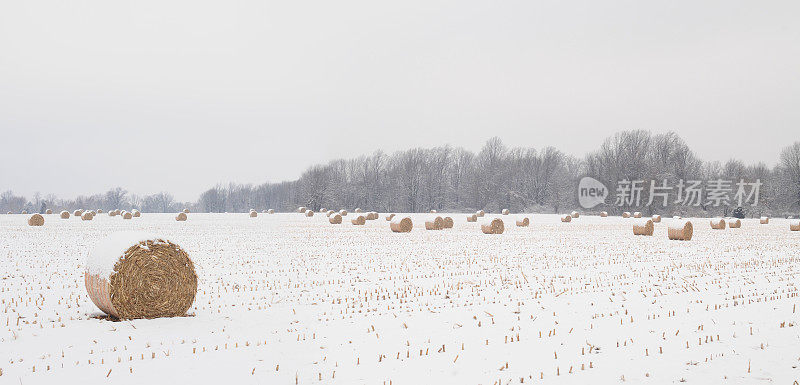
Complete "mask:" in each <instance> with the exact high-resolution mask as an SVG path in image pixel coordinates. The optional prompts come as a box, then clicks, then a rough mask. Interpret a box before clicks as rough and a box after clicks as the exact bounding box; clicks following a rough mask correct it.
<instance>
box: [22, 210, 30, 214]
mask: <svg viewBox="0 0 800 385" xmlns="http://www.w3.org/2000/svg"><path fill="white" fill-rule="evenodd" d="M27 213H28V210H22V212H21V213H20V214H27Z"/></svg>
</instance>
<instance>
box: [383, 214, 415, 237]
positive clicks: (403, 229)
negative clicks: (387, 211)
mask: <svg viewBox="0 0 800 385" xmlns="http://www.w3.org/2000/svg"><path fill="white" fill-rule="evenodd" d="M389 228H390V229H392V231H394V232H395V233H407V232H410V231H411V229H413V228H414V223H413V222H411V217H401V216H399V215H396V216H395V217H394V218H392V221H391V222H389Z"/></svg>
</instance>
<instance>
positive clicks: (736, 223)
mask: <svg viewBox="0 0 800 385" xmlns="http://www.w3.org/2000/svg"><path fill="white" fill-rule="evenodd" d="M728 227H730V228H732V229H738V228H740V227H742V220H741V219H739V218H729V219H728Z"/></svg>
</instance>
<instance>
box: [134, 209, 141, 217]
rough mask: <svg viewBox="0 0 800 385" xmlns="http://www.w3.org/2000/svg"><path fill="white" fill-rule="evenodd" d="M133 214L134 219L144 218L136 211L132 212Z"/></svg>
mask: <svg viewBox="0 0 800 385" xmlns="http://www.w3.org/2000/svg"><path fill="white" fill-rule="evenodd" d="M131 214H133V217H134V218H139V217H141V216H142V212H141V211H139V210H136V209H133V210H131Z"/></svg>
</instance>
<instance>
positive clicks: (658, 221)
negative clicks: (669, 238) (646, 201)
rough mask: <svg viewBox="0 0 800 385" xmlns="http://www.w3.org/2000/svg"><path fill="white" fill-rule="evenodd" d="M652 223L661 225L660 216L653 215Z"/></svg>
mask: <svg viewBox="0 0 800 385" xmlns="http://www.w3.org/2000/svg"><path fill="white" fill-rule="evenodd" d="M653 223H661V215H658V214H654V215H653Z"/></svg>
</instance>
